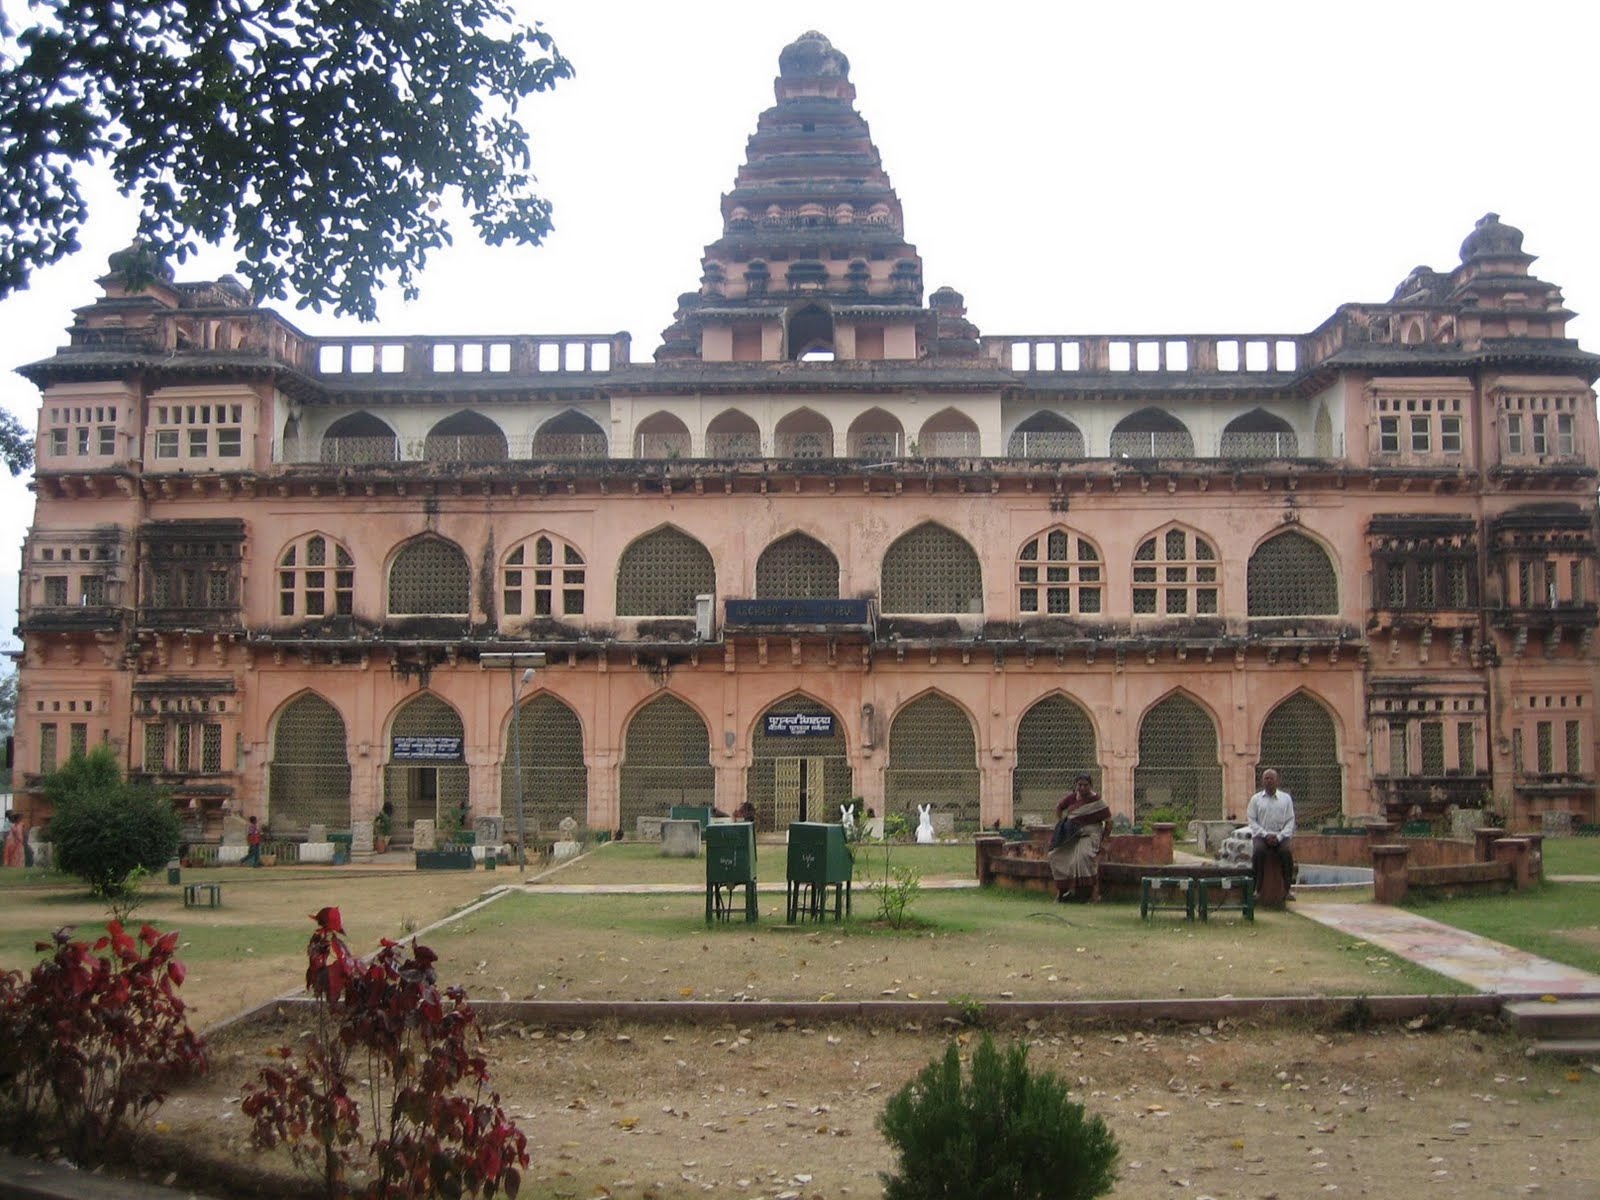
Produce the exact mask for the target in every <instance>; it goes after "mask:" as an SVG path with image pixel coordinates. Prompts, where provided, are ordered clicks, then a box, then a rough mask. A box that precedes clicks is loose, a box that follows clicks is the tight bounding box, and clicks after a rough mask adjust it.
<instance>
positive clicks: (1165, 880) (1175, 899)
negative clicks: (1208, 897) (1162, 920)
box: [1139, 875, 1196, 921]
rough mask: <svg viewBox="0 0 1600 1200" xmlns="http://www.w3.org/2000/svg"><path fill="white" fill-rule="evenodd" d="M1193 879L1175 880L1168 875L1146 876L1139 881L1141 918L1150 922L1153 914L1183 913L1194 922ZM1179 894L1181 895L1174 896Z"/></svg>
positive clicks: (1194, 889)
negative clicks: (1165, 912) (1164, 912)
mask: <svg viewBox="0 0 1600 1200" xmlns="http://www.w3.org/2000/svg"><path fill="white" fill-rule="evenodd" d="M1194 884H1195V881H1194V880H1193V879H1185V878H1173V877H1171V876H1166V875H1146V876H1144V877H1143V878H1142V879H1140V880H1139V917H1140V919H1141V920H1145V921H1148V920H1149V919H1150V914H1151V913H1153V912H1161V911H1168V912H1178V911H1180V910H1181V911H1182V912H1183V915H1184V919H1185V920H1188V921H1192V920H1194V897H1195V891H1196V888H1195V886H1194ZM1174 892H1178V893H1180V895H1178V896H1174V895H1173V893H1174Z"/></svg>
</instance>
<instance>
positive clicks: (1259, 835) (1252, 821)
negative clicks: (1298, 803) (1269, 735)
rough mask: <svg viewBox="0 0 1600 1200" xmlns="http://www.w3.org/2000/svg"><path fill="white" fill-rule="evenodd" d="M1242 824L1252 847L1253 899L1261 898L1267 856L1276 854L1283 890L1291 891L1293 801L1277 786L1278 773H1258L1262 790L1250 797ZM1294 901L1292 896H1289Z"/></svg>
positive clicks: (1292, 875)
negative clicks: (1247, 832)
mask: <svg viewBox="0 0 1600 1200" xmlns="http://www.w3.org/2000/svg"><path fill="white" fill-rule="evenodd" d="M1245 820H1246V821H1247V822H1248V823H1249V825H1250V838H1251V841H1252V843H1253V846H1252V849H1251V853H1250V874H1251V877H1252V879H1253V880H1254V881H1255V892H1256V895H1258V896H1259V895H1260V894H1261V872H1262V868H1263V867H1265V865H1266V860H1267V855H1268V854H1276V855H1277V856H1278V861H1279V863H1281V864H1282V866H1283V883H1284V886H1285V887H1289V888H1292V887H1294V855H1293V853H1291V852H1290V849H1289V844H1290V842H1291V841H1293V839H1294V797H1292V796H1291V795H1289V793H1288V792H1286V791H1284V790H1283V789H1282V788H1280V787H1279V786H1278V773H1277V772H1276V771H1274V770H1273V769H1272V768H1271V767H1268V768H1267V769H1266V770H1265V771H1263V772H1262V773H1261V790H1260V791H1259V792H1257V793H1256V794H1255V795H1254V796H1251V797H1250V806H1249V808H1247V809H1246V810H1245ZM1289 898H1290V899H1291V900H1292V899H1293V898H1294V893H1293V892H1290V893H1289Z"/></svg>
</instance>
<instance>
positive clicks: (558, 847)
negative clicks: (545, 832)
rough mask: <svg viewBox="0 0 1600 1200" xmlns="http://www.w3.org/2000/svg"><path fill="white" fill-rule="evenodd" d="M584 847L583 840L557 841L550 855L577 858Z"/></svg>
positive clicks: (560, 860)
mask: <svg viewBox="0 0 1600 1200" xmlns="http://www.w3.org/2000/svg"><path fill="white" fill-rule="evenodd" d="M582 849H583V844H582V843H581V842H557V843H555V845H553V846H551V847H550V857H551V858H553V859H555V861H556V862H562V861H563V860H565V859H569V858H577V857H578V851H580V850H582ZM663 853H665V851H663ZM695 853H696V854H698V853H699V848H698V847H696V850H695ZM686 857H687V856H686Z"/></svg>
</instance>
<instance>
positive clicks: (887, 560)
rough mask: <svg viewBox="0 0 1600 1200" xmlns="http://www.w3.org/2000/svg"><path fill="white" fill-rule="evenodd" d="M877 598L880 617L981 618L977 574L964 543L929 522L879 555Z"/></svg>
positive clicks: (972, 553) (980, 580) (975, 562)
mask: <svg viewBox="0 0 1600 1200" xmlns="http://www.w3.org/2000/svg"><path fill="white" fill-rule="evenodd" d="M880 593H881V599H880V605H881V607H882V610H883V611H884V612H886V613H981V612H982V611H983V570H982V568H981V567H980V566H979V564H978V555H977V552H976V551H974V550H973V548H972V547H971V546H969V545H968V544H967V542H966V539H964V538H962V537H961V536H960V535H959V534H957V533H953V532H951V531H950V530H948V529H946V528H945V527H944V526H943V525H935V524H933V523H932V522H931V521H930V522H929V523H927V524H925V525H918V526H917V527H916V528H915V529H913V530H912V531H911V532H910V533H907V534H903V535H902V536H901V537H900V538H899V539H897V540H896V541H895V543H894V545H892V546H890V547H889V549H888V550H887V551H886V552H885V553H884V556H883V581H882V584H881V587H880Z"/></svg>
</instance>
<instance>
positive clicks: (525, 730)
mask: <svg viewBox="0 0 1600 1200" xmlns="http://www.w3.org/2000/svg"><path fill="white" fill-rule="evenodd" d="M513 739H515V740H513ZM518 744H520V745H521V747H522V795H523V806H522V816H523V823H524V824H525V825H526V826H527V828H528V831H529V832H530V833H536V832H540V831H549V830H553V829H555V828H556V826H558V825H559V824H560V823H561V822H562V821H563V820H564V819H565V818H567V817H571V818H572V819H573V820H574V821H576V822H578V824H580V825H587V824H588V823H589V768H588V767H587V766H586V765H585V764H584V758H583V726H582V725H580V724H579V722H578V715H577V714H576V713H575V712H573V711H572V709H570V708H568V707H567V706H566V705H565V704H563V703H562V702H561V701H560V700H558V699H556V698H555V697H554V696H552V695H549V694H548V693H540V694H539V695H537V696H535V697H533V699H531V700H524V701H523V702H522V715H521V717H520V718H518V719H517V720H515V721H508V722H507V723H506V745H505V752H504V754H503V756H502V757H501V760H500V812H501V814H502V815H503V816H504V817H505V820H506V825H507V828H510V827H512V825H513V824H514V822H515V821H516V815H517V751H516V746H517V745H518Z"/></svg>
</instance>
